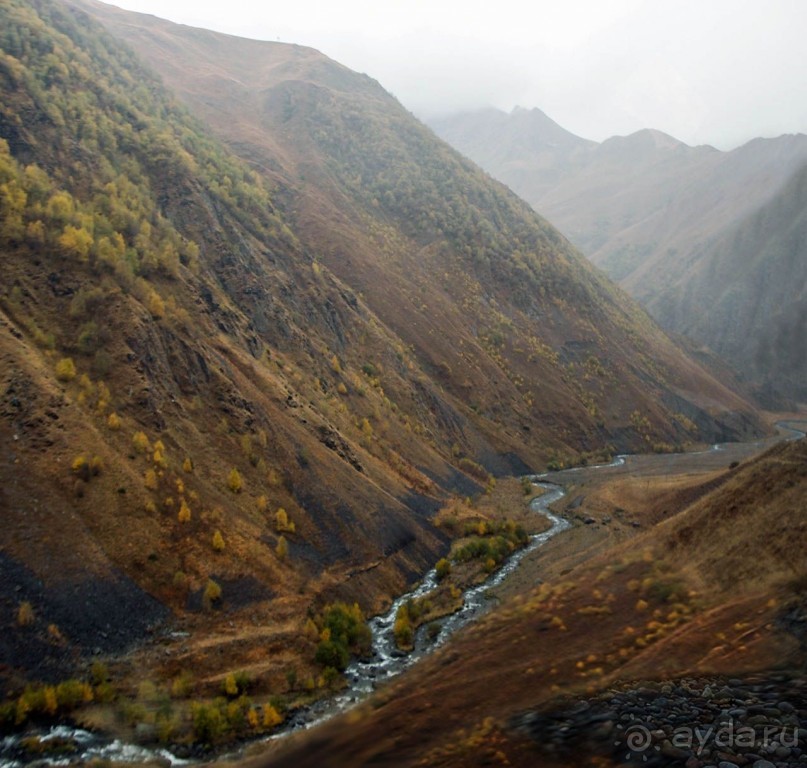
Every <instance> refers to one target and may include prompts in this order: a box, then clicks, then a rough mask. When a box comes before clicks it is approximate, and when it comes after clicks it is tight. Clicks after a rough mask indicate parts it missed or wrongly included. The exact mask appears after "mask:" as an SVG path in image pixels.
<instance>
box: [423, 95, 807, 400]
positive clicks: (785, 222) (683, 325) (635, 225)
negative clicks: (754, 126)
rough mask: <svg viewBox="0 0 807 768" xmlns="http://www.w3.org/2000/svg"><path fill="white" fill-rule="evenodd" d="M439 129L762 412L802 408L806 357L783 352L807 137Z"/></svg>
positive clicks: (515, 119) (533, 120)
mask: <svg viewBox="0 0 807 768" xmlns="http://www.w3.org/2000/svg"><path fill="white" fill-rule="evenodd" d="M433 127H434V129H435V130H436V131H437V133H438V134H439V135H440V136H442V137H443V138H445V139H446V140H447V141H449V143H451V144H452V145H453V146H455V147H457V148H458V149H459V150H460V151H462V152H464V153H465V154H467V155H468V157H470V158H472V159H473V160H475V161H476V162H478V163H480V164H481V165H482V167H483V168H485V169H486V170H488V171H489V172H490V173H491V174H493V175H494V176H495V177H496V178H498V179H501V180H502V181H504V182H505V183H507V184H509V185H510V186H511V187H512V188H513V189H514V190H515V191H516V192H518V193H519V194H521V195H522V196H523V197H524V198H525V199H526V200H528V201H529V202H530V203H531V204H532V205H533V207H535V209H536V210H538V211H539V212H541V213H542V214H543V215H545V216H547V217H548V218H549V219H550V220H551V221H552V222H553V223H554V224H555V225H556V226H558V227H559V228H560V229H561V230H562V231H563V232H564V233H565V234H566V235H568V236H569V237H570V238H571V240H572V241H573V242H574V243H575V244H576V245H577V246H579V247H580V248H581V249H582V250H583V252H584V253H585V254H586V255H587V256H589V258H591V260H592V261H593V262H594V263H595V264H598V265H599V266H600V267H602V268H603V269H604V270H605V271H606V272H607V273H608V274H609V275H610V276H611V277H613V278H614V279H615V280H617V281H619V282H620V284H621V285H622V286H623V287H624V288H626V289H627V290H628V291H629V292H630V293H631V294H632V295H633V296H634V297H635V298H637V299H639V301H640V302H641V303H642V304H644V306H645V307H646V308H647V309H648V310H649V311H650V313H651V314H652V315H653V316H654V317H655V318H656V319H657V320H658V321H659V322H661V324H662V325H663V326H664V327H665V328H667V329H669V330H672V331H675V332H678V333H684V334H688V335H690V336H691V337H692V339H693V340H695V341H696V342H697V343H699V344H704V345H708V347H710V348H711V349H712V350H713V351H714V352H716V353H718V354H720V355H722V356H724V357H725V359H726V360H728V361H729V362H730V363H731V364H732V365H733V366H735V368H736V369H737V370H738V372H739V373H740V374H741V375H742V377H743V378H744V379H745V380H746V381H747V382H749V383H750V384H751V385H752V386H753V387H754V388H755V390H756V391H757V392H758V394H759V395H760V396H762V397H763V399H764V400H765V401H766V402H767V403H769V404H770V405H776V404H779V405H781V404H782V403H783V401H782V396H784V398H785V399H786V400H787V399H790V401H791V402H792V400H793V399H794V398H795V399H799V398H803V397H804V390H803V388H802V387H801V386H800V385H799V383H798V382H799V381H801V380H802V379H803V366H802V363H801V359H800V356H799V355H798V354H793V353H791V351H790V350H789V349H784V348H787V347H788V343H789V342H788V341H787V339H788V338H790V337H792V336H793V332H794V329H797V328H798V327H799V324H800V323H801V322H802V318H801V315H800V313H799V312H798V311H797V310H796V303H795V302H797V301H798V294H799V287H798V286H800V285H801V281H800V280H799V279H798V277H797V276H798V270H799V265H798V264H796V263H795V262H793V259H794V258H795V256H796V254H797V253H798V249H799V247H800V245H799V237H798V231H799V227H800V224H799V219H800V215H801V210H800V209H799V205H800V203H801V202H803V198H802V197H800V189H801V187H802V186H803V184H802V182H800V181H799V180H798V178H797V179H794V180H792V181H790V178H791V176H792V174H793V173H794V172H796V171H797V170H798V169H799V168H800V167H801V165H803V164H804V163H805V162H807V137H805V136H803V135H796V136H782V137H780V138H778V139H756V140H754V141H751V142H749V143H748V144H746V145H744V146H742V147H740V148H738V149H736V150H734V151H732V152H719V151H717V150H715V149H713V148H711V147H688V146H686V145H684V144H682V143H681V142H679V141H676V140H675V139H673V138H672V137H670V136H666V135H664V134H661V133H659V132H657V131H640V132H638V133H635V134H633V135H631V136H626V137H614V138H611V139H608V140H607V141H604V142H602V143H601V144H594V143H593V142H584V141H583V140H582V139H577V137H573V136H572V135H571V134H567V133H566V132H564V131H563V129H562V128H560V127H559V126H557V125H556V124H555V123H553V122H552V121H551V120H549V118H547V117H546V116H545V115H543V113H541V112H539V111H537V110H533V111H532V112H528V111H526V110H516V111H515V112H513V113H512V114H510V115H507V114H505V113H502V112H497V111H495V110H489V111H485V112H481V113H471V114H464V115H456V116H454V117H451V118H447V119H444V120H442V121H440V122H436V123H434V124H433ZM494 132H495V134H496V139H495V140H493V135H492V134H493V133H494ZM796 261H798V259H796ZM763 262H764V263H765V266H764V268H763V267H762V264H763ZM791 262H793V263H791ZM800 263H801V262H799V264H800ZM794 269H795V272H794ZM794 278H795V279H794ZM772 339H776V345H778V346H779V347H782V346H783V352H782V353H773V352H772V350H773V349H774V346H773V345H772V344H771V340H772ZM777 348H778V347H777ZM769 358H770V359H769Z"/></svg>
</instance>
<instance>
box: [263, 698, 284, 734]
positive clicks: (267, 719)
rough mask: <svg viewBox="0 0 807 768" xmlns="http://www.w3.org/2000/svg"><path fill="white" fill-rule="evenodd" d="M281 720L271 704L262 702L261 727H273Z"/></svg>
mask: <svg viewBox="0 0 807 768" xmlns="http://www.w3.org/2000/svg"><path fill="white" fill-rule="evenodd" d="M282 722H283V718H282V717H281V715H280V713H279V712H278V711H277V710H276V709H275V708H274V707H273V706H272V705H271V704H264V707H263V727H264V728H274V727H275V726H276V725H280V724H281V723H282Z"/></svg>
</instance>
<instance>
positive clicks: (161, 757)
mask: <svg viewBox="0 0 807 768" xmlns="http://www.w3.org/2000/svg"><path fill="white" fill-rule="evenodd" d="M776 426H777V427H778V428H779V429H780V435H779V436H778V437H777V438H771V439H769V440H765V441H758V442H755V443H726V444H718V445H713V446H711V447H710V448H709V449H707V450H705V451H700V452H691V453H684V454H670V455H668V456H667V457H666V459H664V458H661V457H659V456H653V457H650V456H648V457H647V459H648V461H653V462H655V463H658V462H663V461H666V462H667V463H668V465H669V464H670V463H671V462H673V461H675V460H677V459H678V458H685V459H686V460H691V459H692V458H693V457H696V456H701V457H702V456H705V455H708V454H712V455H713V454H718V453H720V454H721V456H720V460H721V463H722V464H723V465H725V463H726V461H727V460H733V459H734V457H735V455H737V457H738V458H739V457H740V453H741V454H742V458H747V456H748V455H753V454H755V453H759V452H760V451H761V450H763V449H764V448H766V447H768V446H769V445H770V444H773V443H774V442H778V441H781V440H782V439H786V440H796V439H800V438H803V437H804V436H805V433H804V431H802V430H801V429H797V428H795V427H793V426H792V422H778V423H777V425H776ZM783 432H784V433H789V434H786V435H784V434H782V433H783ZM639 458H642V457H638V456H630V457H629V456H617V457H616V458H615V459H614V460H613V461H611V462H610V463H608V464H600V465H595V466H588V467H575V468H571V469H567V470H562V471H560V472H557V473H551V476H552V478H553V479H558V480H562V479H564V476H565V475H567V474H569V473H577V472H580V471H584V470H588V471H592V470H606V469H611V470H617V469H619V468H621V469H623V470H624V469H625V468H626V467H627V465H628V459H630V460H631V461H634V460H636V459H639ZM667 468H668V469H670V468H671V467H670V466H668V467H667ZM637 470H638V467H634V468H632V469H631V471H637ZM549 476H550V473H545V474H541V475H531V476H529V479H530V481H531V482H532V483H533V485H535V486H537V487H539V488H541V489H542V490H543V493H542V494H541V495H540V496H536V497H535V498H534V499H533V500H532V501H531V502H530V508H531V510H532V511H533V512H534V513H536V514H542V515H544V516H545V517H546V518H547V519H548V520H549V522H550V523H551V525H550V527H549V528H548V529H547V530H545V531H543V532H542V533H539V534H533V535H532V536H530V540H529V542H528V544H527V546H526V547H523V548H522V549H520V550H518V551H516V552H514V553H513V554H512V555H511V556H510V558H509V559H508V560H507V561H506V562H505V564H504V565H503V566H502V567H501V568H500V569H499V570H497V571H496V572H494V573H493V574H491V576H490V577H489V578H488V579H486V580H485V581H484V582H483V583H481V584H479V585H477V586H474V587H471V588H470V589H468V590H467V591H466V592H465V595H464V599H463V604H462V607H461V608H460V609H459V610H458V611H457V612H456V613H453V614H451V615H450V616H447V617H445V618H444V619H442V620H441V626H440V632H439V634H438V635H437V636H436V637H434V638H429V637H428V634H427V627H426V626H422V627H420V628H419V629H418V631H417V633H416V635H415V643H414V646H415V647H414V650H413V651H411V652H410V653H408V654H404V653H401V652H400V651H398V649H397V646H396V644H395V638H394V635H393V626H394V624H395V616H396V614H397V612H398V608H399V607H400V606H401V605H402V604H403V603H405V602H406V601H408V600H411V599H413V598H418V597H422V596H424V595H426V594H428V593H429V592H431V591H432V590H434V589H435V588H436V587H437V574H436V571H435V569H432V570H430V571H429V572H428V573H427V574H426V575H425V576H424V577H423V579H422V581H421V582H420V583H419V584H418V586H417V587H415V588H414V589H413V590H411V591H410V592H407V593H405V594H403V595H401V596H400V597H398V599H397V600H395V602H394V603H393V604H392V606H391V607H390V609H389V610H388V611H387V612H386V613H384V614H382V615H379V616H376V617H374V618H372V619H370V621H369V625H370V629H371V630H372V635H373V643H372V652H371V654H370V658H369V659H368V660H367V661H362V660H354V661H353V662H352V663H351V664H350V665H349V666H348V668H347V670H346V672H345V678H346V680H347V683H348V685H347V688H346V689H345V690H343V691H342V692H340V693H338V694H337V695H336V696H333V697H331V698H329V699H323V700H321V701H319V702H316V703H315V704H313V705H311V706H310V707H307V708H305V709H301V710H297V711H295V712H294V713H292V714H291V716H290V717H289V719H288V720H287V721H286V722H285V723H284V724H283V725H282V726H281V727H280V729H278V731H277V732H276V733H274V734H273V735H272V736H270V737H268V739H267V740H274V739H278V738H283V737H284V736H286V735H288V734H290V733H293V732H296V731H300V730H304V729H307V728H311V727H313V726H315V725H319V724H320V723H322V722H324V721H326V720H328V719H330V718H332V717H334V716H335V715H337V714H340V713H342V712H345V711H346V710H348V709H350V708H351V707H353V706H354V705H355V704H357V703H358V702H359V701H361V700H363V699H364V698H366V697H367V696H368V695H369V694H371V693H372V692H373V691H374V690H375V689H376V688H377V687H378V686H379V685H382V684H383V683H385V682H386V681H389V680H390V679H391V678H393V677H395V676H397V675H399V674H401V673H402V672H404V671H405V670H406V669H408V668H409V667H411V666H412V665H413V664H415V663H417V662H418V661H419V660H420V659H422V658H423V657H424V656H426V655H427V654H429V653H432V652H433V651H434V650H436V649H437V648H439V647H440V646H442V645H444V644H445V643H446V642H447V641H448V640H449V638H450V637H451V636H452V635H453V634H454V633H455V632H457V630H459V629H461V628H462V627H464V626H466V625H467V624H469V623H470V622H472V621H474V620H475V619H477V618H478V617H479V616H480V615H481V614H482V613H484V612H485V611H486V610H487V609H488V608H489V607H490V604H491V601H490V600H489V599H488V596H487V595H488V591H489V590H490V589H491V588H493V587H495V586H498V585H499V584H501V583H502V582H503V581H504V580H505V579H506V578H507V577H508V576H509V575H510V574H512V573H513V571H514V570H515V569H516V568H518V566H519V564H520V563H521V561H522V560H523V559H524V558H525V557H526V556H527V555H528V554H529V553H530V552H533V551H535V550H536V549H538V548H539V547H541V546H543V545H544V544H545V543H546V542H547V541H549V540H550V539H551V538H552V537H554V536H556V535H557V534H559V533H561V532H562V531H564V530H566V529H567V528H569V527H570V526H571V523H569V522H568V521H567V520H565V519H564V518H561V517H558V516H557V515H555V514H554V513H553V512H551V511H550V510H549V507H550V506H551V505H552V504H555V503H556V502H558V501H560V499H562V498H563V497H564V496H565V495H566V492H565V490H564V489H563V487H562V486H560V485H557V484H555V483H550V482H547V480H546V478H547V477H549ZM32 736H36V737H38V738H39V739H40V741H45V742H47V741H53V742H56V741H72V742H75V744H76V745H77V749H76V750H75V751H74V752H72V753H70V754H69V755H64V754H62V755H54V756H52V757H51V756H48V757H41V758H38V759H36V760H28V761H27V762H23V761H22V760H21V759H20V756H19V753H20V749H19V747H20V742H21V740H23V739H25V738H30V737H32ZM92 759H105V760H110V761H114V762H121V763H145V762H160V763H164V764H170V765H172V766H181V765H187V764H188V763H190V762H192V761H188V760H182V759H180V758H178V757H176V756H175V755H173V754H172V753H171V752H169V751H168V750H165V749H153V750H152V749H147V748H145V747H141V746H137V745H134V744H127V743H125V742H122V741H120V740H118V739H110V738H109V737H106V736H103V735H102V734H97V733H90V732H89V731H85V730H82V729H76V728H71V727H69V726H66V725H59V726H54V727H53V728H51V729H50V730H46V731H39V732H35V731H28V732H26V733H24V734H20V735H12V736H8V737H6V738H5V739H3V740H1V741H0V768H23V766H24V765H28V766H35V765H40V766H65V765H67V764H68V763H73V762H76V761H87V760H92Z"/></svg>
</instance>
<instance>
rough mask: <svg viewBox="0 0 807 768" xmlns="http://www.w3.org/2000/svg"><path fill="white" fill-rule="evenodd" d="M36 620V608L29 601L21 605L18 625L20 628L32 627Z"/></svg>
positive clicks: (18, 613)
mask: <svg viewBox="0 0 807 768" xmlns="http://www.w3.org/2000/svg"><path fill="white" fill-rule="evenodd" d="M35 620H36V614H35V613H34V607H33V606H32V605H31V603H29V602H28V601H27V600H26V601H25V602H24V603H20V607H19V608H18V610H17V624H18V626H20V627H30V626H31V625H32V624H33V623H34V621H35Z"/></svg>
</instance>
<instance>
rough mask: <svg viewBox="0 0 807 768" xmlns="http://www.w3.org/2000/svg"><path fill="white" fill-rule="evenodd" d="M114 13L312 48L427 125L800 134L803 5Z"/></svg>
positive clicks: (804, 120)
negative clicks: (468, 120)
mask: <svg viewBox="0 0 807 768" xmlns="http://www.w3.org/2000/svg"><path fill="white" fill-rule="evenodd" d="M118 4H119V5H120V6H122V7H124V8H126V9H129V10H135V11H141V12H144V13H152V14H156V15H158V16H160V17H162V18H168V19H170V20H172V21H175V22H179V23H183V24H190V25H193V26H200V27H204V28H207V29H214V30H217V31H221V32H227V33H231V34H235V35H240V36H245V37H251V38H258V39H264V40H280V41H282V42H287V43H297V44H301V45H309V46H312V47H314V48H317V49H319V50H321V51H322V52H323V53H325V54H327V55H328V56H330V57H332V58H334V59H336V60H337V61H339V62H341V63H343V64H345V65H347V66H349V67H350V68H351V69H355V70H358V71H360V72H367V73H368V74H370V75H371V76H372V77H374V78H376V79H378V80H379V81H380V82H381V84H382V85H383V86H384V87H385V88H387V89H388V90H390V91H391V92H392V93H393V94H394V95H395V96H397V97H398V98H399V99H400V100H401V102H402V103H403V104H404V106H406V107H407V108H409V109H410V110H412V111H413V112H415V114H417V115H418V116H419V117H421V118H425V119H434V118H435V117H439V116H443V115H445V114H448V113H450V112H454V111H465V110H469V109H475V108H483V107H497V108H500V109H505V110H508V111H509V110H510V109H512V108H513V107H515V106H517V105H520V106H523V107H540V108H541V109H542V110H544V111H545V112H546V113H547V114H549V115H550V116H551V117H552V118H553V119H555V120H557V121H558V122H559V123H560V124H561V125H563V126H564V127H566V128H567V129H569V130H570V131H572V132H573V133H576V134H577V135H580V136H584V137H585V138H589V139H594V140H598V141H599V140H602V139H605V138H607V137H608V136H612V135H615V134H628V133H632V132H633V131H636V130H639V129H641V128H648V127H650V128H657V129H659V130H662V131H665V132H667V133H669V134H672V135H673V136H676V137H677V138H679V139H681V140H682V141H684V142H686V143H688V144H711V145H714V146H716V147H718V148H720V149H730V148H733V147H735V146H738V145H739V144H742V143H744V142H746V141H748V140H750V139H752V138H754V137H758V136H778V135H780V134H783V133H795V132H801V131H803V130H804V128H805V125H807V101H806V100H805V99H804V98H803V94H804V93H805V90H806V89H807V61H806V60H805V59H806V58H807V53H805V48H804V45H803V40H802V37H803V35H802V32H803V30H804V29H805V28H807V5H805V4H804V3H800V2H795V1H794V0H773V1H771V2H761V1H760V0H746V1H745V2H734V1H733V0H715V1H714V2H710V3H700V2H694V0H685V1H684V2H669V1H665V2H650V1H649V0H615V2H609V3H598V2H595V1H594V0H574V1H573V2H567V3H563V4H561V3H548V2H540V3H537V4H527V3H521V2H515V1H514V0H506V2H501V3H496V4H489V3H483V2H478V1H476V0H473V1H471V2H458V0H450V1H449V2H440V3H428V2H425V1H424V0H418V1H417V2H406V3H404V2H400V1H397V2H388V3H372V2H369V0H349V1H348V2H343V3H338V4H333V3H326V2H322V0H303V1H302V2H296V3H285V4H281V3H272V4H264V3H257V2H254V0H233V1H232V2H229V3H218V2H216V3H213V2H195V1H193V0H120V2H119V3H118Z"/></svg>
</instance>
